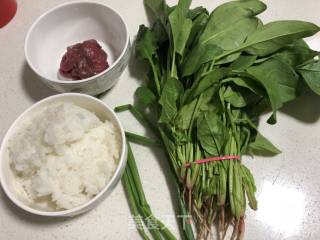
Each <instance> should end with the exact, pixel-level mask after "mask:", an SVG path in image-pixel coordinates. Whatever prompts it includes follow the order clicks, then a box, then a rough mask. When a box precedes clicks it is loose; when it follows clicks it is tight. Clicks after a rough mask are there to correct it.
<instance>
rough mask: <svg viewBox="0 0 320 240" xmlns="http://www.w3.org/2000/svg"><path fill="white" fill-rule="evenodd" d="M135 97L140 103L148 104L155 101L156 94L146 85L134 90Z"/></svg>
mask: <svg viewBox="0 0 320 240" xmlns="http://www.w3.org/2000/svg"><path fill="white" fill-rule="evenodd" d="M135 95H136V97H137V98H138V99H139V101H140V102H141V103H143V104H144V105H146V106H148V105H151V104H153V103H155V102H156V96H155V95H154V94H153V92H152V91H151V90H150V89H149V88H147V87H139V88H138V89H137V90H136V92H135Z"/></svg>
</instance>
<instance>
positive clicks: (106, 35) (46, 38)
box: [25, 1, 130, 95]
mask: <svg viewBox="0 0 320 240" xmlns="http://www.w3.org/2000/svg"><path fill="white" fill-rule="evenodd" d="M129 55H130V40H129V34H128V30H127V26H126V24H125V22H124V20H123V19H122V17H121V16H120V14H119V13H118V12H117V11H115V10H114V9H112V8H110V7H109V6H106V5H105V4H101V3H98V2H91V1H90V2H88V1H76V2H68V3H65V4H62V5H59V6H56V7H54V8H53V9H51V10H49V11H47V12H45V13H44V14H42V15H41V16H40V17H38V18H37V19H36V20H35V22H34V23H33V24H32V26H31V27H30V29H29V31H28V33H27V36H26V39H25V57H26V61H27V63H28V65H29V66H30V68H31V69H32V70H33V71H34V72H35V73H36V74H37V75H38V76H39V77H40V79H41V80H42V81H43V82H44V83H45V84H46V85H48V86H49V87H51V88H53V89H54V90H56V91H58V92H80V93H85V94H89V95H97V94H100V93H102V92H105V91H106V90H108V89H110V88H111V87H112V86H114V85H115V84H116V83H117V81H118V80H119V78H120V75H121V74H122V72H123V71H124V69H125V68H126V66H127V64H128V59H129Z"/></svg>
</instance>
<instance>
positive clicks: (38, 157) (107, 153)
mask: <svg viewBox="0 0 320 240" xmlns="http://www.w3.org/2000/svg"><path fill="white" fill-rule="evenodd" d="M120 149H121V141H120V134H119V131H118V129H116V127H115V126H114V125H113V123H111V122H110V121H105V122H104V123H103V122H102V121H100V120H99V119H98V118H97V117H96V116H95V114H94V113H91V112H89V111H88V110H86V109H83V108H81V107H78V106H76V105H74V104H72V103H59V104H54V105H49V106H47V107H44V108H42V109H40V110H39V111H38V112H37V113H35V114H34V115H33V116H32V117H30V118H29V119H26V120H25V121H24V122H23V123H22V125H20V127H19V129H18V130H17V131H16V133H15V134H14V135H13V136H12V138H11V139H10V141H9V157H10V161H11V168H12V170H13V172H14V174H15V175H16V179H17V181H18V182H19V183H20V185H21V186H22V187H23V189H24V191H25V193H26V195H27V196H28V198H29V199H30V200H31V201H32V202H33V205H35V206H37V204H38V206H39V207H40V206H41V208H43V207H46V208H51V209H52V210H59V209H71V208H74V207H76V206H79V205H82V204H84V203H85V202H87V201H89V200H90V199H91V198H92V197H94V196H95V195H96V194H98V193H99V192H100V191H101V190H102V189H103V188H104V186H105V185H106V184H107V183H108V182H109V180H110V178H111V177H112V175H113V173H114V172H115V170H116V167H117V164H118V161H119V157H120Z"/></svg>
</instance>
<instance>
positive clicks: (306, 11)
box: [0, 0, 320, 240]
mask: <svg viewBox="0 0 320 240" xmlns="http://www.w3.org/2000/svg"><path fill="white" fill-rule="evenodd" d="M63 2H67V1H66V0H29V1H23V0H18V12H17V15H16V16H15V18H14V19H13V21H12V22H10V23H9V24H8V25H7V26H5V27H4V28H2V29H0V109H1V112H0V139H2V138H3V136H4V134H5V132H6V131H7V129H8V128H9V126H10V124H11V123H12V121H13V120H14V119H15V118H16V117H17V116H18V115H19V114H20V113H21V112H22V111H23V110H24V109H26V108H27V107H29V106H30V105H31V104H33V103H34V102H36V101H38V100H40V99H42V98H44V97H47V96H49V95H52V94H55V93H54V92H53V91H51V90H49V89H48V88H47V87H46V86H44V85H43V84H42V83H41V82H40V81H39V80H38V79H37V77H36V76H35V75H34V73H33V72H32V71H31V70H30V69H29V68H28V66H27V65H26V62H25V59H24V51H23V47H24V38H25V35H26V32H27V30H28V28H29V27H30V25H31V23H32V22H33V21H34V20H35V19H36V18H37V16H39V15H40V14H41V13H43V12H44V11H46V10H48V9H50V8H51V7H53V6H56V5H57V4H60V3H63ZM101 2H105V3H106V4H108V5H110V6H112V7H114V8H115V9H117V10H118V11H119V12H120V13H121V14H122V16H123V17H124V19H125V21H126V22H127V24H128V28H129V31H130V34H131V38H132V39H133V38H134V36H135V34H136V31H137V29H138V26H139V24H141V23H145V24H146V23H147V17H146V14H145V11H144V7H143V4H142V0H129V1H128V0H105V1H101ZM174 2H176V1H170V3H174ZM221 2H225V1H221V0H220V1H218V0H215V1H213V0H212V1H211V0H207V1H204V0H203V1H200V0H197V1H196V0H195V1H194V2H193V5H194V6H198V5H203V6H206V7H207V8H209V9H213V7H215V6H216V5H218V4H219V3H221ZM265 2H266V3H267V4H268V5H269V9H268V10H267V12H265V13H264V14H263V15H262V19H263V20H264V21H271V20H277V19H301V20H308V21H313V22H315V23H317V24H320V1H319V0H304V1H301V0H273V1H272V0H268V1H265ZM317 40H318V41H317ZM309 43H310V44H311V46H313V47H314V48H318V50H319V49H320V35H317V36H316V37H314V38H312V39H310V40H309ZM142 75H143V73H142V72H141V71H139V66H138V65H137V64H136V63H135V62H133V61H131V62H130V66H129V68H128V69H127V70H126V71H125V73H124V74H123V75H122V77H121V81H120V82H119V83H118V84H117V85H116V86H115V87H114V88H113V89H112V90H111V91H109V92H108V94H107V95H106V96H105V97H104V98H103V100H104V101H105V102H106V103H108V104H109V105H111V106H112V107H114V106H116V105H120V104H125V103H132V102H133V93H134V90H135V89H136V87H137V86H138V85H139V84H140V79H141V76H142ZM319 106H320V97H318V96H315V95H313V94H310V95H308V96H303V97H301V98H300V99H299V100H297V101H295V102H293V103H290V104H288V105H287V106H286V107H285V108H284V109H283V110H282V111H281V113H280V114H279V116H278V120H279V121H278V122H279V123H278V124H277V125H276V126H268V125H267V124H265V120H266V118H267V117H266V116H265V117H263V119H262V122H261V125H260V130H261V131H262V133H264V134H265V135H266V136H267V137H269V138H270V139H271V140H272V141H273V142H274V143H275V144H276V145H277V146H279V148H280V149H282V151H283V154H281V155H279V156H277V157H274V158H258V157H256V158H254V159H247V160H246V163H247V165H248V166H249V167H250V168H251V170H252V171H253V173H254V176H255V178H256V184H257V188H258V191H257V197H258V201H259V210H258V211H257V212H254V211H252V210H248V211H247V218H246V238H245V239H248V240H260V239H262V240H264V239H265V240H267V239H268V240H269V239H272V240H278V239H288V240H289V239H290V240H294V239H299V240H301V239H315V240H316V239H319V238H320V237H319V236H320V187H319V182H320V175H319V174H320V159H319V158H320V157H319V155H320V144H319V143H320V135H319V133H320V131H319V130H320V120H319V116H320V107H319ZM120 118H121V120H122V122H123V125H124V126H125V127H126V129H128V130H132V131H135V132H138V133H141V134H143V133H145V130H144V128H143V127H142V126H140V124H139V123H137V122H136V121H135V120H134V119H133V118H132V117H131V116H130V115H129V114H126V113H123V114H121V115H120ZM134 153H135V155H136V158H137V162H138V165H139V170H140V174H141V178H142V181H143V186H144V189H145V192H146V196H147V198H148V200H149V202H150V204H151V207H152V210H153V211H154V213H155V215H156V216H158V217H159V218H160V219H162V220H164V221H165V222H167V224H168V226H169V227H170V228H171V229H172V230H173V232H174V233H177V228H176V224H175V222H172V221H171V216H173V215H172V214H173V203H172V202H173V201H172V198H173V196H174V193H171V194H170V191H169V189H170V186H169V184H168V182H167V174H166V172H167V164H166V160H165V158H164V155H163V153H161V152H159V151H152V150H150V149H148V148H144V147H140V146H136V145H134ZM130 219H131V218H130V212H129V208H128V204H127V201H126V198H125V195H124V191H123V188H122V185H121V184H119V185H118V186H117V188H116V190H115V191H114V192H113V193H112V194H111V196H110V197H109V198H107V199H106V200H105V201H104V202H103V203H102V204H100V205H99V206H98V207H97V208H95V209H94V210H92V211H90V212H88V213H86V214H84V215H81V216H78V217H75V218H68V219H53V218H44V217H38V216H33V215H29V214H27V213H25V212H23V211H22V210H20V209H18V208H17V207H15V206H14V205H13V204H12V203H11V202H10V201H9V200H8V199H7V198H6V197H5V196H4V193H3V191H2V190H0V239H1V240H24V239H28V240H40V239H41V240H52V239H59V240H60V239H66V240H69V239H70V240H71V239H79V240H82V239H94V240H100V239H108V240H118V239H119V240H120V239H140V237H139V235H138V234H137V232H136V230H135V229H134V227H133V225H132V221H131V220H130Z"/></svg>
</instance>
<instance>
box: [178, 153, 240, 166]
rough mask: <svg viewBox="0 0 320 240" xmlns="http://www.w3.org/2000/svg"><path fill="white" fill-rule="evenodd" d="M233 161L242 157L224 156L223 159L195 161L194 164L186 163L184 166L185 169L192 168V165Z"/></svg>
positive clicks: (214, 158) (213, 158) (212, 158)
mask: <svg viewBox="0 0 320 240" xmlns="http://www.w3.org/2000/svg"><path fill="white" fill-rule="evenodd" d="M232 159H236V160H239V159H240V156H232V155H231V156H223V157H211V158H206V159H200V160H197V161H194V162H192V163H186V164H184V166H185V167H187V168H188V167H191V165H192V164H204V163H208V162H214V161H223V160H232Z"/></svg>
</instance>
